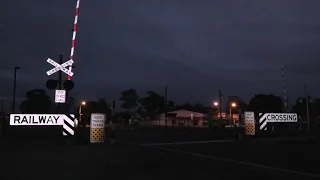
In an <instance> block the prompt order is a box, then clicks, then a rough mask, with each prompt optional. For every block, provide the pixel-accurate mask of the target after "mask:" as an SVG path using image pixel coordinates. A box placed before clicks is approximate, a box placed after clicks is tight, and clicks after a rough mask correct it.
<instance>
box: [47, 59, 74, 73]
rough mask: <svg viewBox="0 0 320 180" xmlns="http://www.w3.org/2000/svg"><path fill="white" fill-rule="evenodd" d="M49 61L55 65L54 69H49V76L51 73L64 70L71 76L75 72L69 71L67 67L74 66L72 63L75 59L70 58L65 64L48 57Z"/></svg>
mask: <svg viewBox="0 0 320 180" xmlns="http://www.w3.org/2000/svg"><path fill="white" fill-rule="evenodd" d="M47 62H48V63H49V64H51V65H53V66H54V68H53V69H50V70H49V71H47V75H48V76H50V75H52V74H54V73H56V72H58V71H62V72H64V73H66V74H67V75H69V76H73V72H71V71H69V70H68V69H67V68H66V67H68V66H72V64H73V63H74V61H73V60H69V61H67V62H65V63H63V64H59V63H57V62H55V61H54V60H52V59H50V58H48V59H47Z"/></svg>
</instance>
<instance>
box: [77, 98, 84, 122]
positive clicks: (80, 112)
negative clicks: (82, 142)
mask: <svg viewBox="0 0 320 180" xmlns="http://www.w3.org/2000/svg"><path fill="white" fill-rule="evenodd" d="M85 105H86V102H85V101H82V102H81V103H80V107H79V123H78V124H80V123H83V122H82V120H81V117H82V106H85ZM83 126H84V127H85V123H83Z"/></svg>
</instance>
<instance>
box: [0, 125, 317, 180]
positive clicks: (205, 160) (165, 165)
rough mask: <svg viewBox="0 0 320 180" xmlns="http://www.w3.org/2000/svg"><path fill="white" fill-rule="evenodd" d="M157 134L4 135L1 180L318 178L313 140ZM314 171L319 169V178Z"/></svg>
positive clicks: (315, 142)
mask: <svg viewBox="0 0 320 180" xmlns="http://www.w3.org/2000/svg"><path fill="white" fill-rule="evenodd" d="M160 134H161V133H160V132H157V135H155V134H152V132H150V131H148V132H147V133H146V134H144V132H133V131H130V132H119V133H118V136H117V138H118V141H117V143H116V144H114V145H110V144H108V143H105V144H91V145H89V144H76V143H73V144H68V145H62V144H60V143H57V141H55V140H54V139H50V141H49V140H46V139H37V140H33V141H30V139H25V140H22V138H20V139H19V138H18V139H17V138H14V139H7V140H2V141H1V143H0V146H1V166H2V168H1V169H0V170H1V178H0V179H1V180H2V179H3V180H11V179H33V180H37V179H46V180H50V179H54V180H57V179H68V180H73V179H75V180H79V179H86V180H88V179H95V178H104V179H112V180H113V179H140V180H143V179H161V180H163V179H175V180H176V179H182V178H188V179H191V178H197V179H208V178H210V179H233V180H234V179H252V180H256V179H281V180H284V179H290V180H292V179H304V180H308V179H317V178H320V168H319V158H320V155H319V153H318V152H320V148H319V146H318V142H317V141H314V140H311V141H299V142H297V141H295V142H293V141H290V142H288V141H274V140H261V139H255V140H251V139H250V140H245V141H230V142H219V141H217V142H212V143H202V144H199V143H193V144H157V143H162V142H170V139H172V141H171V142H176V141H178V140H179V139H178V136H177V135H175V137H174V138H170V137H169V136H172V135H171V134H170V135H168V134H166V133H164V134H162V139H166V140H165V141H163V140H162V141H159V139H157V138H159V137H158V136H160ZM185 135H186V134H185ZM153 136H157V138H152V137H153ZM142 137H148V138H147V140H146V139H141V138H142ZM152 139H154V142H152V141H151V140H152ZM190 139H192V138H190ZM182 140H183V141H185V140H186V139H184V138H182ZM192 140H194V141H199V140H212V139H210V138H204V137H203V138H201V137H200V136H198V139H192ZM261 164H262V165H263V166H261ZM316 174H319V175H318V177H316V176H317V175H316Z"/></svg>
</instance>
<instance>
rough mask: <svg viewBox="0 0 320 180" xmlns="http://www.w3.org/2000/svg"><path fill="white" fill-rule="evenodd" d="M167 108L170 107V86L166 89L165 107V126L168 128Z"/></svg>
mask: <svg viewBox="0 0 320 180" xmlns="http://www.w3.org/2000/svg"><path fill="white" fill-rule="evenodd" d="M167 107H168V85H166V88H165V106H164V118H165V126H167Z"/></svg>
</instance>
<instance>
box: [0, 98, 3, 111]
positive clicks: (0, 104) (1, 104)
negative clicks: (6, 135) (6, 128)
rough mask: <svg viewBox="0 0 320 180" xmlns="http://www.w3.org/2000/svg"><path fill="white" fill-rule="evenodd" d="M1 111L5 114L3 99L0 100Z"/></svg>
mask: <svg viewBox="0 0 320 180" xmlns="http://www.w3.org/2000/svg"><path fill="white" fill-rule="evenodd" d="M0 111H1V113H3V99H1V100H0Z"/></svg>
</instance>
